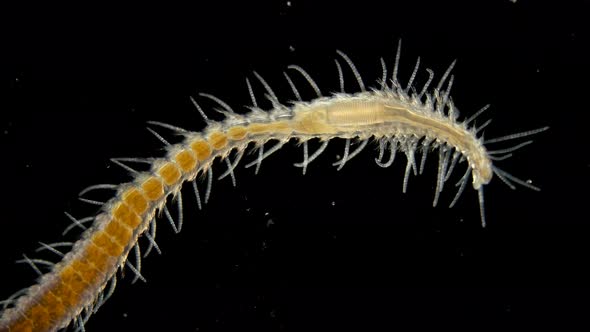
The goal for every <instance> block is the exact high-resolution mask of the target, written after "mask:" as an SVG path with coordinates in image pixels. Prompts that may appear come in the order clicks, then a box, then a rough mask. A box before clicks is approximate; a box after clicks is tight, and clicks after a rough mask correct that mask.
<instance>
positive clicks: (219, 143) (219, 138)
mask: <svg viewBox="0 0 590 332" xmlns="http://www.w3.org/2000/svg"><path fill="white" fill-rule="evenodd" d="M209 142H210V143H211V146H212V147H213V148H214V149H215V150H221V149H223V148H224V147H225V146H226V145H227V136H226V135H225V134H224V133H222V132H220V131H216V132H213V133H211V134H210V135H209Z"/></svg>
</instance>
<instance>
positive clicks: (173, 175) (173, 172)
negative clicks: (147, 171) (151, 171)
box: [158, 162, 181, 186]
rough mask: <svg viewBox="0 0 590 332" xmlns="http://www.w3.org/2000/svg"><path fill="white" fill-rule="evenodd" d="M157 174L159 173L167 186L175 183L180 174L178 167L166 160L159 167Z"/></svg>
mask: <svg viewBox="0 0 590 332" xmlns="http://www.w3.org/2000/svg"><path fill="white" fill-rule="evenodd" d="M158 174H160V176H161V177H162V179H163V180H164V183H166V184H167V185H169V186H170V185H173V184H176V182H177V181H178V179H179V178H180V175H181V174H180V171H179V170H178V167H177V166H176V165H175V164H174V163H172V162H168V163H166V164H164V166H162V167H160V169H159V170H158Z"/></svg>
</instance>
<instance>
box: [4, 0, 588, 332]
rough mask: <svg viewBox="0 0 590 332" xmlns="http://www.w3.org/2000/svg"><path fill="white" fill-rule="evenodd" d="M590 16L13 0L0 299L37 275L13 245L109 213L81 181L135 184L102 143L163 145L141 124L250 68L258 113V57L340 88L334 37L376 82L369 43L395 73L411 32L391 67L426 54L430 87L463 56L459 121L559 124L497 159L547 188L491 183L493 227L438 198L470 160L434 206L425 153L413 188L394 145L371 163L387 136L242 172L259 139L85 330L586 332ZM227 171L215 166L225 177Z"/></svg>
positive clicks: (494, 126)
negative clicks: (85, 195) (350, 150)
mask: <svg viewBox="0 0 590 332" xmlns="http://www.w3.org/2000/svg"><path fill="white" fill-rule="evenodd" d="M587 12H588V2H587V1H571V2H567V1H564V2H542V1H541V2H539V1H520V0H519V1H508V0H506V1H477V2H471V1H444V2H440V1H381V2H380V1H360V2H353V3H350V4H346V3H344V2H341V1H322V2H319V1H298V0H292V1H259V2H255V3H254V2H239V3H231V2H217V3H210V2H194V3H193V4H192V5H191V6H184V7H173V6H172V5H161V4H160V5H154V6H148V5H145V4H142V5H138V6H136V7H128V8H122V7H107V6H106V5H105V6H104V7H91V6H89V5H88V6H87V5H79V6H78V7H69V6H64V7H55V6H54V5H48V6H46V7H44V8H42V7H37V8H11V9H10V10H7V11H6V12H5V14H9V16H11V18H10V19H8V20H6V21H4V22H5V23H4V25H5V26H4V27H3V29H2V31H3V32H4V33H5V34H7V35H5V38H3V39H2V40H3V41H2V45H3V47H2V53H3V55H4V56H5V60H4V61H3V62H2V67H3V70H2V74H3V76H4V75H6V76H4V77H3V82H4V84H3V90H4V92H5V93H4V94H3V95H4V97H3V98H2V108H1V112H0V120H1V121H0V126H1V131H0V148H1V150H2V152H3V154H2V156H3V157H2V162H1V163H0V174H2V175H3V186H2V188H3V195H2V201H1V202H0V207H1V209H2V215H3V218H2V222H1V228H0V271H1V274H0V281H1V282H0V298H2V299H4V298H7V297H8V296H10V295H11V294H12V293H13V292H15V291H17V290H19V289H21V288H23V287H28V286H30V285H32V284H33V283H34V280H35V277H36V275H35V272H34V271H33V270H32V269H31V268H30V267H29V266H27V265H26V264H15V263H14V262H15V261H16V260H19V259H22V255H23V254H26V255H27V256H28V257H31V258H35V257H45V258H54V257H51V256H50V255H49V256H47V255H38V253H35V251H34V250H35V248H37V247H38V246H39V244H38V242H39V241H41V242H44V243H52V242H59V241H71V240H73V239H75V237H76V236H75V234H74V233H75V232H73V233H72V234H69V237H68V236H66V237H64V236H62V235H61V232H62V231H63V229H64V228H65V227H67V226H68V225H69V221H68V219H67V218H66V217H65V215H64V213H63V212H64V211H68V212H69V213H71V214H72V215H74V216H76V217H79V218H82V217H86V216H89V215H92V214H93V213H95V212H96V207H95V206H92V205H88V204H85V203H83V202H80V201H78V200H77V196H78V193H79V192H80V190H82V189H84V188H85V187H87V186H89V185H93V184H98V183H123V182H126V181H129V180H131V177H130V176H129V175H128V174H127V172H126V171H125V170H123V169H121V168H119V167H118V166H116V165H114V164H113V163H111V162H110V161H109V159H110V158H113V157H159V156H163V154H164V150H163V145H162V143H161V142H159V141H158V140H157V139H156V138H155V137H154V136H153V135H151V134H150V133H149V132H148V131H147V130H146V126H147V124H146V121H149V120H153V121H161V122H166V123H170V124H172V125H176V126H179V127H182V128H185V129H188V130H194V131H199V130H202V129H203V128H204V125H205V123H204V121H203V120H202V118H200V116H199V114H198V113H197V112H196V111H195V109H194V108H193V106H192V104H191V102H190V99H189V97H190V96H193V97H196V98H197V97H198V93H199V92H205V93H211V94H213V95H215V96H217V97H219V98H220V99H222V100H223V101H225V102H227V103H228V104H229V105H231V106H232V107H233V108H234V110H236V111H237V112H246V111H247V109H246V108H245V107H243V106H244V105H250V104H251V101H250V97H249V95H248V90H247V87H246V82H245V78H246V77H248V78H249V79H250V80H251V82H253V83H254V89H255V93H256V96H257V99H258V101H259V103H260V104H261V105H263V106H264V107H265V108H268V107H270V103H267V102H263V100H264V89H263V87H262V86H261V85H260V84H259V83H258V82H256V80H255V76H254V74H253V71H254V70H255V71H256V72H258V73H259V74H260V75H262V76H263V77H264V78H265V79H266V80H267V81H268V82H269V84H270V85H271V86H272V88H273V89H274V90H275V92H276V93H277V95H278V96H279V99H281V101H283V102H287V101H289V100H293V99H295V98H294V96H293V95H292V93H291V90H290V88H289V86H288V84H287V83H286V81H285V79H284V77H283V74H282V72H283V71H285V70H287V66H288V65H290V64H297V65H300V66H302V67H303V68H304V69H305V70H307V71H308V72H309V73H310V75H311V76H312V77H313V78H314V79H315V80H316V82H317V83H318V85H319V86H320V88H321V89H322V92H323V93H324V95H329V93H331V92H334V91H337V90H338V89H339V86H338V74H337V70H336V66H335V64H334V59H335V58H336V50H341V51H343V52H345V53H346V54H347V55H348V56H350V58H351V59H352V60H353V61H354V62H355V64H356V66H357V68H358V69H359V71H360V73H361V75H362V77H363V79H364V81H365V83H366V84H367V85H368V86H372V87H377V83H376V81H377V79H378V78H380V76H381V66H380V62H379V58H380V57H383V58H384V59H385V60H386V61H387V64H388V68H389V72H390V73H391V68H392V66H393V60H394V57H395V49H396V47H397V42H398V39H400V38H401V39H402V43H403V46H402V53H401V54H402V55H401V62H400V72H399V76H400V79H401V81H402V82H407V80H408V78H409V77H410V75H411V72H412V69H413V67H414V64H415V61H416V58H417V57H418V56H420V57H421V68H422V69H421V70H420V72H419V74H418V76H417V78H416V85H417V86H420V87H421V86H422V84H424V82H425V80H426V79H427V77H428V75H427V73H426V71H425V70H424V69H425V68H431V69H432V70H434V72H435V75H436V76H435V81H437V79H438V78H440V75H442V73H443V72H444V70H445V69H446V68H447V67H448V65H449V64H450V63H451V62H452V61H453V60H454V59H457V65H456V67H455V69H454V70H453V73H454V75H455V83H454V85H453V89H452V97H453V100H454V102H455V104H456V105H457V107H458V108H459V110H460V111H461V112H462V113H461V114H462V116H461V118H462V119H464V118H465V117H466V116H469V115H471V114H473V112H475V111H477V110H478V109H479V108H481V107H482V106H484V105H485V104H488V103H490V104H491V108H490V110H489V111H487V112H486V113H484V115H482V117H481V118H480V119H479V120H478V123H479V124H482V123H483V122H484V121H486V120H487V119H490V118H492V119H493V122H492V123H491V124H490V125H489V126H488V127H487V128H486V130H485V135H486V137H490V138H491V137H498V136H502V135H506V134H510V133H515V132H520V131H525V130H530V129H535V128H539V127H543V126H550V127H551V129H550V130H549V131H547V132H544V133H542V134H539V135H537V136H535V137H533V139H534V140H535V142H534V143H533V144H531V145H529V146H527V147H526V148H523V149H522V150H519V151H517V152H516V153H515V154H514V157H513V158H510V159H508V160H505V161H501V162H499V163H498V165H499V166H500V167H502V169H504V170H506V171H508V172H510V173H512V174H514V175H515V176H518V177H520V178H522V179H524V180H529V179H530V180H532V181H533V184H535V185H538V186H539V187H540V188H541V189H542V191H541V192H534V191H532V190H528V189H526V188H522V187H519V188H518V189H517V190H514V191H513V190H511V189H510V188H508V187H507V186H506V185H504V184H503V183H502V182H501V181H499V179H497V178H495V179H493V180H492V182H491V184H489V185H488V186H486V187H485V195H486V196H485V197H486V215H487V222H488V227H487V228H485V229H483V228H482V227H481V225H480V219H479V210H478V204H477V195H476V192H475V191H474V190H473V189H472V188H470V187H469V186H468V188H466V190H465V192H464V193H463V196H462V198H461V199H460V200H459V203H458V204H457V206H455V207H454V208H452V209H449V208H447V206H448V204H449V203H450V202H451V200H452V199H453V197H454V195H455V191H456V188H455V187H454V186H453V185H454V183H455V182H456V181H458V180H459V177H460V175H461V174H462V172H463V170H464V169H465V164H460V167H458V168H457V169H456V170H455V172H454V175H453V178H452V180H453V181H449V182H447V184H446V188H445V191H444V192H443V194H442V195H441V199H440V201H439V205H438V206H437V207H434V208H433V207H432V200H433V195H434V188H435V179H436V165H437V158H438V156H437V154H436V153H431V154H430V155H429V157H428V161H427V164H426V170H425V172H424V174H423V175H421V176H418V177H415V176H411V177H410V180H409V187H408V191H407V193H406V194H402V181H403V174H404V168H405V162H406V161H405V156H404V155H403V154H398V155H397V159H396V161H395V163H394V165H393V166H392V167H390V168H386V169H382V168H380V167H378V166H377V165H375V163H374V158H376V157H377V155H378V144H370V145H369V146H368V147H367V148H366V149H365V150H364V151H363V152H362V153H361V154H360V155H359V156H357V157H356V158H355V159H353V160H352V161H350V162H349V163H348V164H347V165H346V166H345V167H344V168H343V169H342V170H340V171H337V170H336V167H334V166H332V165H331V164H332V163H333V162H335V161H337V160H338V158H339V157H338V156H341V155H342V153H343V150H344V141H342V140H335V141H334V142H331V143H330V144H329V147H328V149H327V150H326V151H325V152H324V153H323V154H322V155H321V156H320V157H319V158H318V160H316V161H315V162H314V163H312V164H311V166H310V167H309V168H308V171H307V174H306V175H302V174H301V169H300V168H296V167H294V166H293V163H296V162H300V161H301V160H302V158H303V153H302V148H301V146H297V144H296V142H291V143H290V144H288V145H287V146H286V147H285V148H283V149H282V150H281V151H279V152H277V153H276V154H275V155H273V156H271V157H269V158H268V159H267V160H265V161H264V162H263V164H262V167H261V171H260V173H259V174H258V175H254V170H253V169H252V168H250V169H245V168H244V167H243V165H245V164H246V163H247V162H249V161H251V160H253V158H255V155H254V154H251V155H247V156H245V158H244V161H243V162H242V165H240V166H239V167H238V169H237V171H236V178H237V187H236V188H234V187H233V186H232V184H231V181H230V180H229V178H226V179H223V180H220V181H215V182H214V184H213V190H212V194H211V199H210V202H209V203H208V204H207V205H205V206H204V208H203V210H202V211H199V210H198V208H197V204H196V201H195V199H194V195H193V193H192V191H191V190H190V189H191V188H190V187H187V188H185V189H189V190H185V191H183V199H184V207H185V208H184V228H183V230H182V232H181V233H180V234H174V233H173V231H172V230H171V228H170V227H169V225H168V224H167V222H166V220H161V221H160V222H159V224H158V234H157V242H158V244H159V246H160V248H161V249H162V254H161V255H158V254H157V253H154V252H152V253H151V254H150V255H149V256H148V257H147V258H145V259H144V260H143V261H142V274H143V276H144V277H145V278H146V279H147V283H143V282H137V283H136V284H133V285H132V284H131V280H132V279H133V273H132V272H131V271H130V270H129V269H126V276H125V277H124V278H122V279H121V280H119V282H118V286H117V290H116V291H115V293H114V295H113V297H112V298H111V299H110V300H109V301H108V302H106V303H105V305H104V306H103V307H102V308H101V309H100V310H99V311H98V313H97V314H95V315H93V316H92V317H91V318H90V320H89V322H88V324H87V325H86V330H87V331H123V330H147V331H159V330H161V331H310V330H311V331H313V330H323V331H344V330H350V331H353V330H354V331H393V330H395V331H422V330H433V329H439V330H451V329H452V330H469V331H497V330H502V331H513V330H514V331H516V330H535V329H539V328H544V329H552V330H560V331H573V330H587V329H588V328H589V325H590V324H589V323H588V321H587V319H586V317H587V316H588V312H589V310H590V304H589V302H588V298H590V290H589V288H588V286H587V284H588V280H590V273H589V272H588V269H587V263H588V260H589V259H588V258H589V257H590V241H588V238H589V237H590V220H589V218H588V214H587V209H586V207H587V204H588V203H587V200H588V197H589V196H588V184H589V181H588V178H589V176H588V174H589V170H590V168H589V167H590V160H589V159H588V153H587V152H588V147H587V144H588V143H587V142H588V139H587V137H586V135H587V133H588V132H589V130H588V129H587V124H588V122H587V121H584V120H585V119H586V118H587V114H588V113H589V109H588V101H587V99H588V98H587V93H588V76H589V75H588V74H589V70H588V68H589V66H588V61H587V60H588V58H589V57H588V55H589V52H588V50H587V47H588V45H589V44H588V42H589V38H588V30H589V29H588V25H587V23H586V22H585V17H584V14H585V13H587ZM6 57H7V59H8V60H6ZM344 75H345V80H346V88H347V91H349V92H355V91H357V85H356V84H355V81H354V77H353V75H352V74H351V72H350V71H349V70H348V69H347V68H345V74H344ZM292 77H293V78H294V79H295V81H296V84H297V86H298V88H299V90H300V91H301V92H302V95H303V97H304V98H305V99H307V100H309V99H311V98H313V97H314V93H313V90H312V89H311V88H310V87H309V86H308V85H307V83H306V82H305V80H304V79H302V78H301V77H299V76H297V75H295V74H293V75H292ZM198 100H199V102H200V104H201V105H202V106H203V107H204V109H205V112H206V113H207V114H208V116H209V117H210V118H212V119H215V120H221V119H222V116H220V115H219V114H217V113H215V112H214V111H213V110H212V108H213V107H214V106H215V105H214V104H213V103H210V102H209V101H207V100H203V99H198ZM154 129H155V128H154ZM158 132H159V133H160V134H161V135H162V136H164V137H165V138H167V139H170V140H172V141H174V139H175V137H174V135H173V134H172V133H170V132H168V131H166V130H164V129H158ZM522 141H524V140H522ZM515 143H516V141H515ZM318 146H319V144H318V143H317V142H313V143H312V144H311V149H312V150H313V149H315V148H317V147H318ZM502 146H505V147H509V146H511V144H508V143H507V144H505V145H502ZM224 170H225V165H224V164H222V163H216V164H215V166H214V171H215V173H216V175H220V174H221V173H222V172H223V171H224ZM201 189H202V190H204V184H202V185H201ZM93 198H96V199H105V200H106V199H108V198H109V195H102V196H101V195H98V196H93ZM172 211H173V213H174V211H175V209H172ZM140 241H141V242H142V249H145V245H146V244H147V241H145V239H141V240H140Z"/></svg>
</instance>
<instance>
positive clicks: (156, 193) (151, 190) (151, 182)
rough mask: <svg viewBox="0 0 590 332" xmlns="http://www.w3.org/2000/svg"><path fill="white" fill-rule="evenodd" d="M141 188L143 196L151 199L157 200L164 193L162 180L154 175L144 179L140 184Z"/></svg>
mask: <svg viewBox="0 0 590 332" xmlns="http://www.w3.org/2000/svg"><path fill="white" fill-rule="evenodd" d="M141 188H142V189H143V192H144V193H145V196H146V197H147V198H148V199H149V200H151V201H155V200H158V199H159V198H160V197H162V195H164V186H163V185H162V180H160V179H158V178H156V177H151V178H149V179H147V180H145V181H144V182H143V183H142V184H141Z"/></svg>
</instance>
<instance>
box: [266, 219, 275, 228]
mask: <svg viewBox="0 0 590 332" xmlns="http://www.w3.org/2000/svg"><path fill="white" fill-rule="evenodd" d="M274 224H275V222H274V221H273V220H272V219H268V221H267V222H266V227H270V226H271V225H274Z"/></svg>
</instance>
